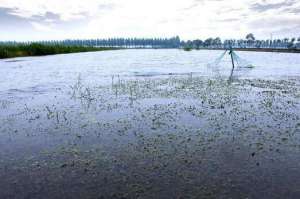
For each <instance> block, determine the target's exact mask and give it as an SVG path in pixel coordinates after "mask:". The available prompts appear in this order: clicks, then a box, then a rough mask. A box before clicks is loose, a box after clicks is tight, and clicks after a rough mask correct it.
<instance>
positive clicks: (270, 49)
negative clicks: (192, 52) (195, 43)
mask: <svg viewBox="0 0 300 199" xmlns="http://www.w3.org/2000/svg"><path fill="white" fill-rule="evenodd" d="M198 50H225V49H224V48H200V49H198ZM233 50H235V51H251V52H277V53H300V49H278V48H233Z"/></svg>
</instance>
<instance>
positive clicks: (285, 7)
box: [0, 0, 300, 40]
mask: <svg viewBox="0 0 300 199" xmlns="http://www.w3.org/2000/svg"><path fill="white" fill-rule="evenodd" d="M250 32H252V33H254V34H255V36H256V37H257V38H258V39H269V38H270V37H271V34H273V38H283V37H300V0H85V1H84V0H0V40H44V39H68V38H108V37H171V36H176V35H179V36H180V37H181V38H182V39H196V38H201V39H204V38H208V37H217V36H220V37H221V38H222V39H227V38H244V37H245V35H246V34H247V33H250Z"/></svg>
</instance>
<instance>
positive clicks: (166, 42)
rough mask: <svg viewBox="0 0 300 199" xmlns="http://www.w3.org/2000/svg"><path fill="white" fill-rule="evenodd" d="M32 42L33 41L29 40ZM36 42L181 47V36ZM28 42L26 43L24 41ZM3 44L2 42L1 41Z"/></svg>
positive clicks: (74, 44)
mask: <svg viewBox="0 0 300 199" xmlns="http://www.w3.org/2000/svg"><path fill="white" fill-rule="evenodd" d="M29 43H31V42H29ZM36 43H40V44H45V45H66V46H89V47H117V48H180V44H181V43H180V38H179V37H178V36H177V37H172V38H164V39H162V38H153V39H145V38H142V39H139V38H126V39H125V38H110V39H89V40H79V39H77V40H69V39H68V40H63V41H39V42H36ZM2 44H10V45H14V44H19V43H18V42H2ZM23 44H26V43H23ZM0 45H1V42H0Z"/></svg>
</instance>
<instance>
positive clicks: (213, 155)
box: [0, 50, 300, 199]
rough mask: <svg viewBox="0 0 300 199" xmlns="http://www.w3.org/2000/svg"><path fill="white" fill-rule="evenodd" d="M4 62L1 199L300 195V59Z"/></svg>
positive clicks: (151, 54)
mask: <svg viewBox="0 0 300 199" xmlns="http://www.w3.org/2000/svg"><path fill="white" fill-rule="evenodd" d="M220 54H222V51H192V52H184V51H180V50H120V51H107V52H93V53H79V54H69V55H56V56H46V57H35V58H31V57H27V58H17V59H7V60H0V73H1V74H2V77H1V80H0V198H17V199H18V198H20V199H21V198H22V199H23V198H30V199H32V198H37V199H39V198H88V199H94V198H95V199H100V198H101V199H102V198H116V199H121V198H122V199H125V198H128V199H129V198H183V199H185V198H272V199H273V198H300V55H298V54H282V53H255V52H237V54H238V55H239V56H240V57H242V58H243V59H246V60H248V61H249V62H250V63H251V65H253V66H254V67H253V68H252V67H251V68H244V69H239V70H237V71H235V72H234V76H233V81H232V82H229V81H228V78H229V75H230V72H231V65H230V64H231V62H230V59H229V56H226V57H225V58H224V61H223V62H222V63H221V64H220V67H219V68H218V70H215V69H212V68H210V67H209V66H208V63H212V62H213V61H214V60H215V59H216V58H217V57H218V56H220Z"/></svg>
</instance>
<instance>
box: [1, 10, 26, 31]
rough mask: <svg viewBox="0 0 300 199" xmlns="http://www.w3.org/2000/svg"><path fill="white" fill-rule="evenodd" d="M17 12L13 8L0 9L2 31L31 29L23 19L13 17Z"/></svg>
mask: <svg viewBox="0 0 300 199" xmlns="http://www.w3.org/2000/svg"><path fill="white" fill-rule="evenodd" d="M17 11H18V10H17V9H15V8H3V7H0V27H1V29H2V28H4V30H15V29H16V28H18V29H20V28H21V29H23V28H28V27H32V25H31V24H30V22H29V21H28V20H26V19H25V18H23V17H20V16H17V15H15V13H16V12H17Z"/></svg>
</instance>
